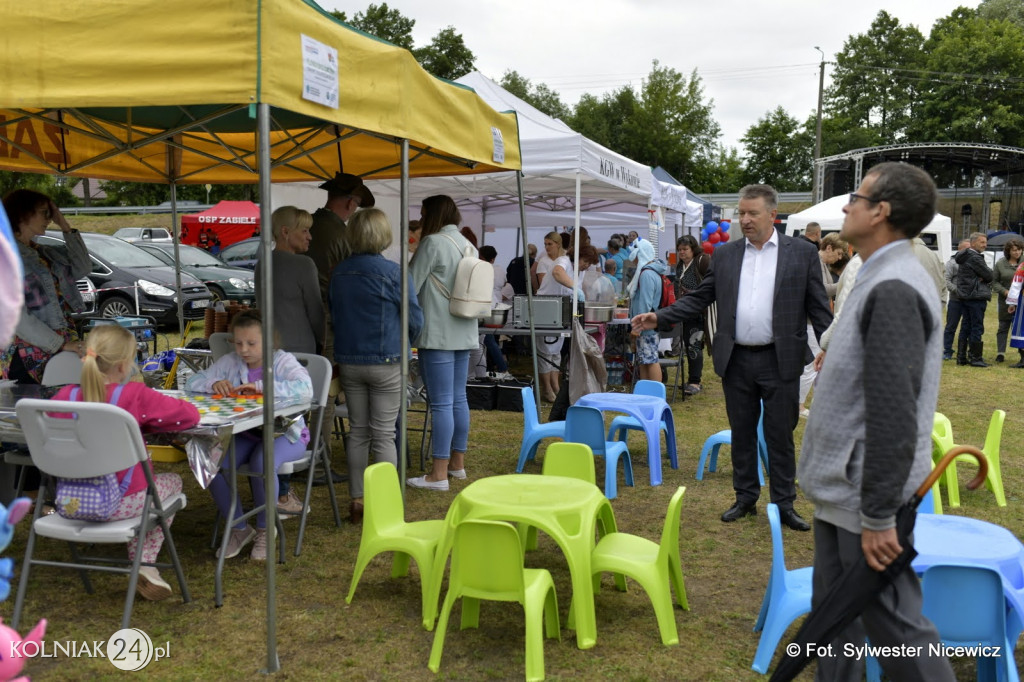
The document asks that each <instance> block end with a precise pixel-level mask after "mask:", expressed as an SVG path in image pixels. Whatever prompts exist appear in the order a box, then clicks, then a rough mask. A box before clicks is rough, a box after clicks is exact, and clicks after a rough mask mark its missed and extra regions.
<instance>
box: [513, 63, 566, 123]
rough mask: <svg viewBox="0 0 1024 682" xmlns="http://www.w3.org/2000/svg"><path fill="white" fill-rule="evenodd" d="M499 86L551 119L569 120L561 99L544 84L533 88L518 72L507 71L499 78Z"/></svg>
mask: <svg viewBox="0 0 1024 682" xmlns="http://www.w3.org/2000/svg"><path fill="white" fill-rule="evenodd" d="M499 85H501V87H503V88H505V89H506V90H508V91H509V92H511V93H512V94H513V95H515V96H516V97H518V98H519V99H521V100H523V101H524V102H526V103H527V104H530V105H531V106H533V107H536V108H537V109H538V110H540V111H542V112H544V113H545V114H547V115H548V116H551V117H552V118H557V119H561V120H563V121H565V120H568V118H569V114H570V113H571V112H570V110H569V107H567V106H566V105H565V103H564V102H562V98H561V97H560V96H559V94H558V93H557V92H555V91H554V90H552V89H551V88H549V87H548V86H547V85H546V84H544V83H538V84H537V85H536V86H534V85H533V84H532V83H531V82H530V80H529V79H527V78H525V77H524V76H521V75H520V74H519V72H517V71H514V70H512V69H509V70H507V71H505V75H504V76H502V77H501V81H500V82H499Z"/></svg>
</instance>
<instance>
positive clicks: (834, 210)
mask: <svg viewBox="0 0 1024 682" xmlns="http://www.w3.org/2000/svg"><path fill="white" fill-rule="evenodd" d="M849 201H850V196H849V195H848V194H839V195H837V196H834V197H832V198H831V199H826V200H825V201H823V202H821V203H820V204H815V205H814V206H811V207H810V208H805V209H804V210H802V211H800V212H799V213H793V214H791V215H790V216H789V219H788V222H787V224H786V232H788V233H789V234H791V235H796V234H801V233H803V231H804V228H806V227H807V223H818V224H819V225H821V230H822V232H837V231H839V230H840V229H842V227H843V218H844V217H845V214H844V213H843V206H846V204H847V203H849ZM952 233H953V223H952V221H951V220H950V219H949V217H948V216H944V215H942V214H941V213H936V214H935V217H934V218H933V219H932V222H931V223H929V224H928V225H927V226H926V227H925V228H924V230H922V231H921V238H922V239H924V241H925V243H926V244H928V247H929V248H930V249H932V250H933V251H937V252H938V254H939V258H941V259H942V261H943V262H945V261H946V259H947V258H949V256H950V255H951V254H952V253H953V243H952Z"/></svg>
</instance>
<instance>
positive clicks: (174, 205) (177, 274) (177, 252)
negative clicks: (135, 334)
mask: <svg viewBox="0 0 1024 682" xmlns="http://www.w3.org/2000/svg"><path fill="white" fill-rule="evenodd" d="M180 229H181V227H180V226H179V225H178V186H177V184H175V182H174V178H173V177H172V178H171V236H172V237H173V239H174V291H175V293H176V294H177V299H178V334H179V335H180V337H181V341H182V344H184V342H185V302H184V301H183V300H182V298H183V297H182V295H181V249H180V248H179V247H180V245H181V235H180V234H179V230H180ZM135 296H136V300H138V287H136V289H135Z"/></svg>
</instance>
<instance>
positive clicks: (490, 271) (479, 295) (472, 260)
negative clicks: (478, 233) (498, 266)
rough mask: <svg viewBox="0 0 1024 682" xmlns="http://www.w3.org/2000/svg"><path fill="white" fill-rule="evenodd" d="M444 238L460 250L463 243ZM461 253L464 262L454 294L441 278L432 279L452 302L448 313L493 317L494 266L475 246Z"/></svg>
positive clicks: (456, 273) (447, 237) (457, 315)
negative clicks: (482, 257)
mask: <svg viewBox="0 0 1024 682" xmlns="http://www.w3.org/2000/svg"><path fill="white" fill-rule="evenodd" d="M440 236H443V237H445V238H446V239H448V241H450V242H451V243H452V244H454V245H455V248H456V249H458V248H459V243H458V242H457V241H455V240H454V239H452V238H451V237H450V236H449V235H446V234H445V235H440ZM460 252H461V253H462V260H460V261H459V265H458V267H457V268H456V270H455V282H454V283H453V285H452V290H451V291H448V289H447V287H445V285H444V284H443V283H442V282H441V280H439V279H438V278H437V276H435V275H433V274H431V275H430V278H431V280H433V282H434V286H436V287H437V288H438V290H439V291H440V292H441V294H442V295H444V297H445V298H447V299H448V312H450V313H451V314H452V315H454V316H455V317H463V318H467V319H473V318H477V317H487V316H488V315H490V314H491V302H492V301H491V295H492V293H493V291H494V266H493V265H491V264H490V263H488V262H487V261H483V260H480V259H479V258H477V250H476V249H475V248H473V245H472V244H467V245H466V250H465V251H462V250H461V249H460Z"/></svg>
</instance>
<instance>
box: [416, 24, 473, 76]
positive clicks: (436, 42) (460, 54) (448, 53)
mask: <svg viewBox="0 0 1024 682" xmlns="http://www.w3.org/2000/svg"><path fill="white" fill-rule="evenodd" d="M412 53H413V55H414V56H415V57H416V61H418V62H419V63H420V65H421V66H422V67H423V68H424V69H426V70H427V71H429V72H430V73H432V74H434V75H435V76H437V77H438V78H444V79H447V80H455V79H456V78H459V77H460V76H465V75H466V74H467V73H469V72H470V71H472V70H473V62H475V61H476V56H475V55H474V54H473V52H472V51H471V50H470V49H469V48H468V47H466V42H465V41H464V40H463V39H462V34H460V33H456V31H455V27H454V26H448V27H447V28H443V29H441V31H440V32H438V34H437V35H436V36H434V38H433V39H432V40H431V41H430V44H429V45H427V46H426V47H423V48H417V49H415V50H413V51H412Z"/></svg>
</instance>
